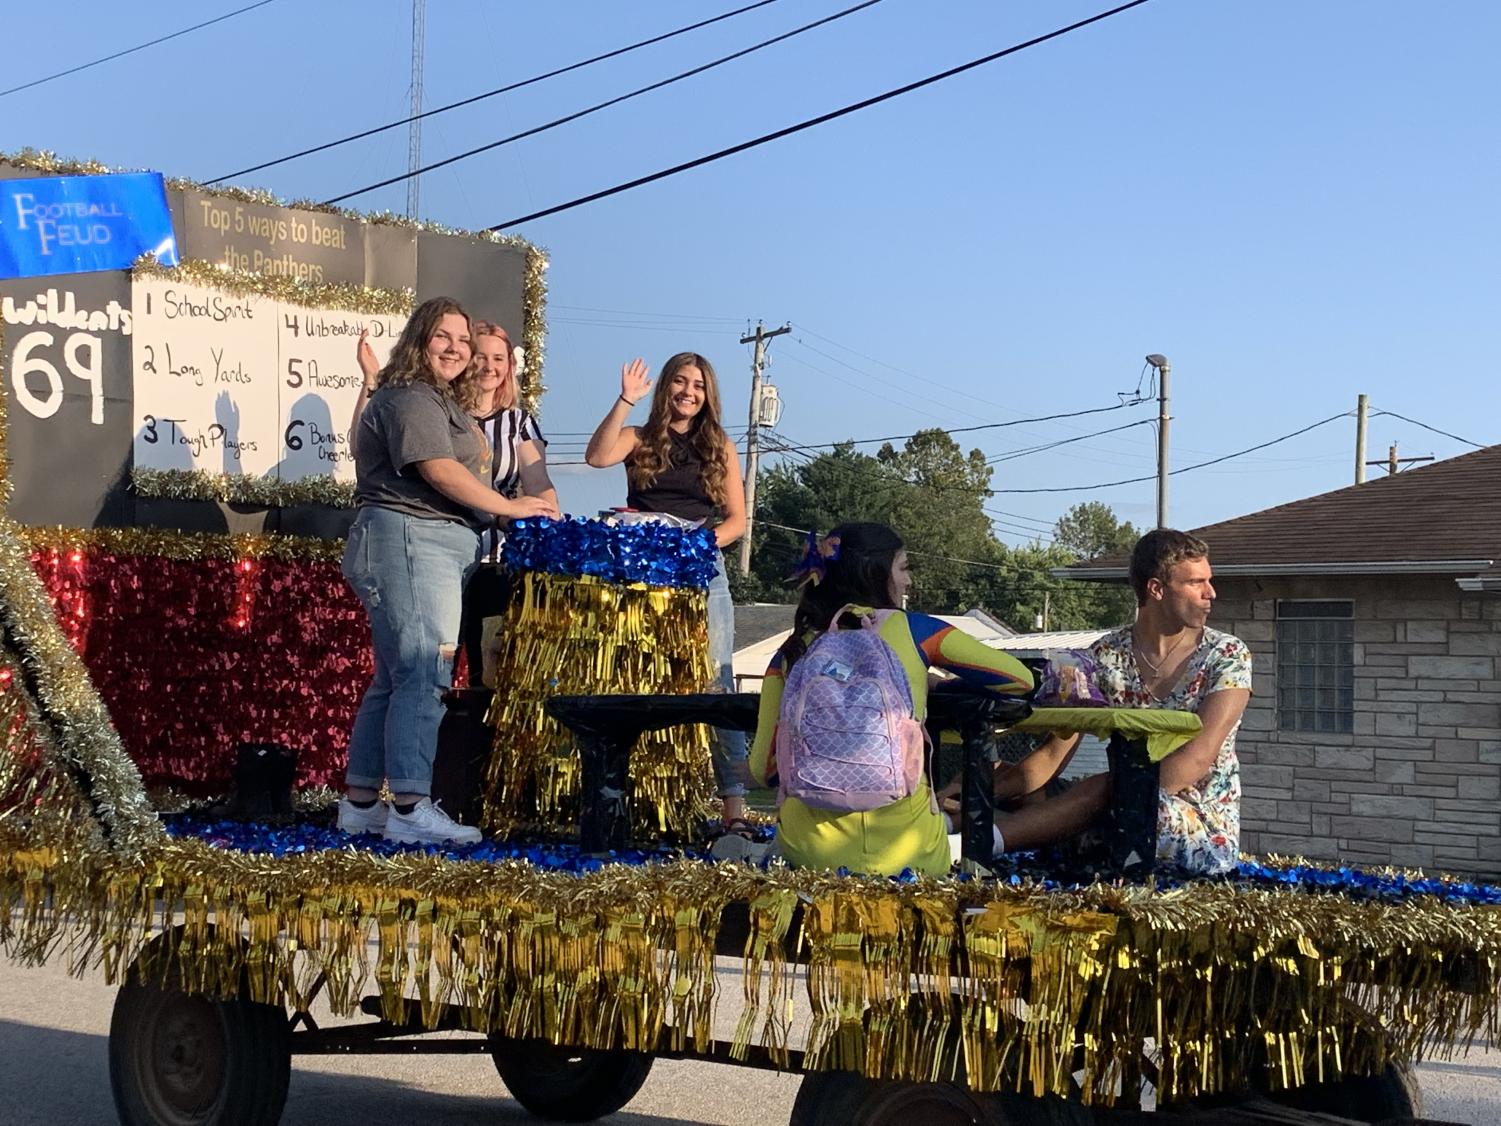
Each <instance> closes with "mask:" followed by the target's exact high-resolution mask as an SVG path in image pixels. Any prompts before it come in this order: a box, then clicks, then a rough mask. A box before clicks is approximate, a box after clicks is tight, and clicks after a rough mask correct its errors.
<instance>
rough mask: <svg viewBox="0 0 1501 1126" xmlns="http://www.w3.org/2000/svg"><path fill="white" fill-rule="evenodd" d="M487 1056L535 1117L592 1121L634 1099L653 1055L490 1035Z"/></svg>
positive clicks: (647, 1072) (552, 1119)
mask: <svg viewBox="0 0 1501 1126" xmlns="http://www.w3.org/2000/svg"><path fill="white" fill-rule="evenodd" d="M490 1058H491V1059H493V1060H494V1061H495V1070H496V1071H498V1072H500V1079H501V1082H503V1083H504V1084H505V1085H506V1090H508V1091H510V1092H511V1097H512V1098H514V1099H515V1100H516V1101H517V1102H518V1103H520V1104H521V1105H522V1106H524V1107H525V1108H526V1109H527V1110H529V1111H531V1112H532V1113H533V1114H535V1115H536V1116H537V1117H538V1118H546V1119H549V1120H551V1121H553V1122H592V1121H593V1120H594V1119H596V1118H603V1117H604V1116H605V1115H607V1114H614V1113H615V1112H616V1111H617V1110H619V1109H620V1108H621V1107H623V1106H625V1104H626V1103H628V1102H630V1101H631V1100H632V1099H633V1098H635V1097H636V1092H637V1091H639V1090H641V1085H642V1084H643V1083H645V1082H646V1077H647V1075H648V1074H650V1073H651V1065H652V1062H653V1060H654V1059H655V1057H654V1056H651V1055H649V1054H647V1053H645V1052H627V1051H624V1050H619V1049H612V1050H599V1049H594V1048H568V1047H560V1046H559V1045H557V1044H551V1043H549V1042H548V1041H546V1040H512V1039H511V1038H510V1037H507V1036H499V1035H494V1034H492V1035H491V1036H490Z"/></svg>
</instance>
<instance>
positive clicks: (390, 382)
mask: <svg viewBox="0 0 1501 1126" xmlns="http://www.w3.org/2000/svg"><path fill="white" fill-rule="evenodd" d="M450 313H457V314H458V315H459V316H461V317H463V318H464V324H465V325H466V326H469V324H470V321H469V314H468V313H466V312H465V311H464V307H463V306H462V305H460V304H459V303H458V302H457V301H455V300H454V299H453V298H452V297H433V298H430V299H429V300H427V301H424V302H423V303H422V304H421V305H418V306H417V308H415V309H413V310H412V315H411V316H410V317H409V318H407V323H406V327H405V328H403V329H402V330H401V335H400V336H399V337H397V338H396V344H395V346H393V347H392V349H391V358H390V359H389V360H387V361H386V366H385V367H383V368H381V369H380V374H379V375H378V376H377V377H376V386H377V387H405V386H407V385H408V384H410V383H426V384H428V385H429V386H430V387H435V388H437V390H438V392H439V393H440V394H443V395H447V396H449V397H450V398H452V399H453V400H455V401H456V402H457V403H458V404H459V406H461V407H463V408H464V409H465V410H466V411H467V410H471V409H473V408H474V407H475V406H477V405H478V403H479V387H478V386H477V384H476V377H477V376H478V374H479V364H478V363H477V362H476V361H475V355H474V345H473V340H472V337H471V341H470V347H469V363H468V365H467V366H466V367H465V368H464V370H463V371H462V372H460V373H459V375H458V377H457V378H456V379H454V380H453V382H451V383H445V382H444V381H443V380H441V379H439V378H438V377H437V375H436V374H434V372H433V369H432V368H431V366H429V364H428V362H427V344H428V341H430V340H431V339H432V338H433V334H434V333H436V332H437V331H438V326H439V325H440V324H441V323H442V322H443V318H444V317H446V316H448V315H449V314H450ZM472 331H473V330H472V328H471V333H472Z"/></svg>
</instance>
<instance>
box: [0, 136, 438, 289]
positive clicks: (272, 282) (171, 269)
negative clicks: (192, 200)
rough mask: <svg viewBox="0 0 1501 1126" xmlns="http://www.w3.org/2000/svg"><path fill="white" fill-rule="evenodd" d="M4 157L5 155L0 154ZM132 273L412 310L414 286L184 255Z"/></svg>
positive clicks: (145, 260)
mask: <svg viewBox="0 0 1501 1126" xmlns="http://www.w3.org/2000/svg"><path fill="white" fill-rule="evenodd" d="M0 159H3V158H0ZM130 272H131V275H132V276H135V275H137V274H139V275H141V276H143V277H153V278H164V279H166V280H168V281H175V282H181V283H188V284H192V285H201V286H209V287H212V288H214V289H220V290H223V291H224V292H225V293H232V294H234V295H235V296H236V297H266V298H270V299H271V300H273V301H283V302H286V303H287V304H289V305H301V306H304V307H305V308H309V309H332V310H340V311H343V310H347V311H349V312H351V313H365V314H367V315H383V316H395V317H404V316H406V315H407V314H408V313H410V312H411V311H412V307H413V298H412V291H411V290H410V289H380V288H378V287H376V286H368V285H351V284H349V283H347V282H311V281H303V280H302V279H300V278H295V277H279V276H273V275H271V274H261V273H257V272H255V271H254V270H232V269H230V268H229V267H228V266H225V265H222V264H220V263H218V262H205V261H203V260H202V259H199V258H184V259H183V260H182V261H181V262H180V263H178V264H177V265H176V266H163V265H161V264H160V263H159V262H157V260H156V259H155V258H151V257H142V258H138V259H136V261H135V264H134V265H132V266H131V268H130Z"/></svg>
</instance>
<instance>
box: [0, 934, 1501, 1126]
mask: <svg viewBox="0 0 1501 1126" xmlns="http://www.w3.org/2000/svg"><path fill="white" fill-rule="evenodd" d="M723 986H724V988H726V989H727V990H738V989H739V982H738V980H737V979H736V977H735V975H734V974H733V973H726V974H725V981H724V982H723ZM113 1003H114V991H113V990H112V989H110V988H108V987H107V986H105V985H104V983H103V980H102V976H101V975H99V974H93V975H90V976H87V977H85V978H83V979H82V980H80V979H76V978H71V977H69V976H68V975H67V973H66V971H65V970H64V968H63V967H62V966H61V965H60V964H49V965H47V966H44V967H40V968H28V967H21V966H18V965H16V964H15V963H13V962H9V961H6V960H4V959H3V958H0V1126H55V1124H57V1123H87V1124H92V1123H100V1124H107V1123H111V1122H114V1121H115V1112H114V1104H113V1102H112V1101H111V1099H110V1092H109V1065H108V1060H107V1055H106V1045H107V1040H108V1035H109V1020H110V1010H111V1006H112V1005H113ZM1421 1076H1422V1083H1423V1090H1424V1096H1425V1100H1426V1107H1425V1113H1426V1114H1427V1115H1428V1116H1429V1117H1432V1118H1437V1119H1441V1120H1447V1121H1452V1122H1462V1123H1467V1124H1473V1126H1494V1124H1497V1123H1501V1052H1497V1051H1478V1050H1477V1051H1475V1052H1472V1053H1471V1054H1470V1055H1469V1056H1468V1057H1467V1058H1464V1059H1458V1060H1455V1061H1452V1062H1432V1063H1426V1064H1424V1065H1423V1066H1422V1068H1421ZM798 1081H799V1080H798V1077H797V1076H793V1075H777V1074H775V1073H773V1072H765V1071H754V1070H751V1069H749V1068H739V1067H726V1066H723V1065H718V1064H705V1063H682V1062H672V1061H662V1062H658V1064H657V1065H656V1067H655V1068H653V1070H652V1073H651V1077H650V1078H649V1079H648V1080H647V1082H646V1086H645V1087H644V1088H642V1090H641V1092H640V1094H638V1095H637V1096H636V1098H635V1100H634V1101H633V1102H632V1103H631V1104H630V1106H629V1108H628V1109H627V1110H626V1111H624V1112H622V1113H620V1114H618V1115H616V1116H615V1117H614V1118H612V1119H610V1120H609V1121H610V1122H612V1123H619V1124H620V1126H662V1124H665V1123H702V1124H705V1126H709V1124H712V1126H776V1124H778V1123H785V1122H786V1121H787V1118H788V1115H789V1114H790V1112H791V1109H792V1100H793V1099H794V1098H795V1097H796V1094H797V1085H798ZM399 1121H407V1122H413V1123H420V1124H421V1126H459V1124H461V1123H462V1124H465V1126H470V1124H473V1123H481V1122H482V1123H497V1124H502V1123H513V1122H514V1123H523V1122H527V1123H530V1122H536V1121H537V1120H536V1119H534V1118H532V1117H530V1116H529V1115H528V1114H527V1113H526V1112H525V1111H523V1110H522V1109H521V1108H520V1107H519V1106H517V1104H516V1103H514V1102H513V1101H511V1100H510V1099H509V1098H508V1097H507V1096H506V1092H505V1088H504V1087H503V1086H502V1085H501V1082H500V1079H499V1077H498V1076H497V1075H496V1074H495V1070H494V1068H493V1067H492V1066H491V1064H490V1061H489V1059H488V1057H486V1056H483V1055H454V1056H432V1055H424V1056H355V1057H334V1056H299V1057H297V1058H295V1059H294V1061H293V1068H292V1083H291V1091H290V1094H289V1097H288V1099H287V1109H286V1113H285V1115H284V1117H283V1118H282V1122H283V1124H284V1126H387V1124H389V1123H391V1122H399ZM914 1126H916V1124H914Z"/></svg>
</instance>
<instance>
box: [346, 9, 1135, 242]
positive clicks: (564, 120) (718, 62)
mask: <svg viewBox="0 0 1501 1126" xmlns="http://www.w3.org/2000/svg"><path fill="white" fill-rule="evenodd" d="M880 2H881V0H861V2H860V3H859V4H856V5H855V6H854V7H851V8H845V9H844V10H843V11H840V12H835V13H834V14H833V15H831V16H824V17H823V19H819V20H814V21H813V22H812V23H805V24H803V26H802V27H797V28H793V29H792V30H791V31H784V32H783V33H782V34H781V35H775V36H773V37H772V38H770V39H763V40H762V41H761V42H760V43H755V44H752V45H751V46H749V47H745V48H742V49H741V50H739V51H735V52H733V53H732V54H728V55H724V56H722V57H720V58H717V59H714V60H713V61H712V62H707V63H704V64H703V65H702V66H696V67H694V68H693V69H691V70H685V71H683V72H682V73H680V74H674V75H673V76H672V77H671V78H663V79H661V80H660V81H657V82H653V83H651V84H649V85H646V86H642V87H640V88H638V89H635V90H632V91H630V92H629V93H627V94H620V95H618V96H617V97H614V98H609V99H607V100H606V101H603V102H597V103H596V104H594V105H592V106H589V107H588V108H586V109H581V110H578V111H577V112H576V113H570V114H567V115H565V116H563V117H559V118H555V119H553V120H552V121H549V122H547V123H546V124H543V125H537V126H534V127H533V128H531V129H523V130H522V131H521V132H520V133H512V134H511V135H510V136H509V137H502V138H501V139H500V140H498V141H491V142H490V143H489V144H488V145H480V146H479V147H478V148H473V149H470V150H468V151H467V152H461V153H457V154H455V155H454V156H450V157H447V158H445V159H443V160H440V161H438V162H437V163H435V164H429V165H427V166H426V167H423V168H415V169H412V170H411V171H408V172H404V173H402V174H401V175H400V176H392V177H390V178H389V179H385V180H381V181H380V182H379V183H375V184H368V185H366V186H365V187H363V188H356V189H355V190H354V191H352V192H345V193H344V194H343V195H336V196H334V197H332V198H331V199H326V200H324V201H323V203H324V206H327V205H329V204H334V203H340V202H342V201H343V200H346V199H350V198H352V197H354V196H357V195H364V194H365V193H366V192H373V191H375V190H376V189H377V188H384V187H389V186H390V185H391V184H399V183H401V181H403V180H409V179H411V178H412V177H413V176H420V175H422V174H424V173H427V172H432V171H434V170H435V169H438V168H444V167H447V166H448V165H450V164H454V163H456V162H457V161H460V160H467V159H468V158H469V157H471V156H478V155H479V154H480V153H482V152H489V151H490V150H491V149H498V148H500V147H501V146H502V145H509V144H510V143H511V142H513V141H519V140H521V139H522V138H524V137H533V136H536V135H537V134H538V133H545V132H547V131H548V130H549V129H556V128H557V127H558V126H560V125H566V124H568V123H569V122H570V121H577V120H578V119H579V118H581V117H588V116H589V115H590V114H591V113H598V112H599V111H600V110H602V109H608V108H609V107H610V106H614V105H619V104H620V103H621V102H626V101H629V100H630V99H632V98H638V97H640V96H641V95H642V94H649V93H651V91H653V90H660V89H662V87H664V86H671V85H672V84H673V83H674V82H681V81H683V80H684V79H685V78H692V77H693V76H694V75H696V74H703V73H704V72H705V71H707V70H713V69H714V68H715V67H718V66H723V65H724V64H725V63H728V62H733V61H734V60H735V59H739V58H744V57H745V56H746V55H750V54H754V53H755V52H756V51H760V50H763V49H764V48H766V47H770V46H772V45H773V44H776V43H780V42H782V41H783V40H784V39H791V38H792V37H793V36H794V35H801V34H803V32H805V31H812V30H813V29H814V28H816V27H822V26H823V25H824V24H826V23H833V22H834V21H835V20H841V19H843V18H844V17H845V16H850V15H854V14H855V13H856V12H858V11H861V10H862V9H864V8H869V7H871V6H872V5H874V4H879V3H880ZM1138 2H1140V3H1144V2H1145V0H1138ZM496 229H498V228H494V227H492V228H491V230H496Z"/></svg>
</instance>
